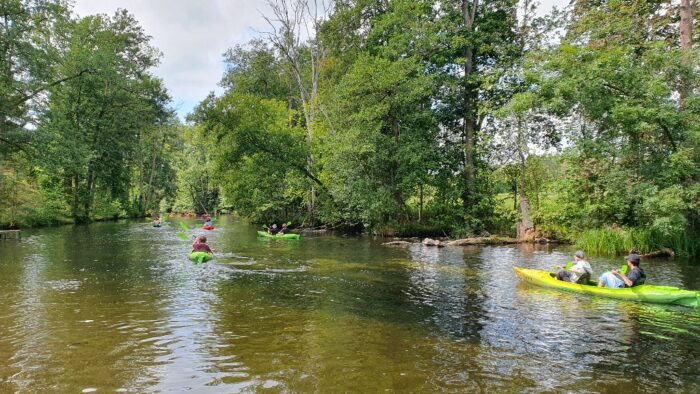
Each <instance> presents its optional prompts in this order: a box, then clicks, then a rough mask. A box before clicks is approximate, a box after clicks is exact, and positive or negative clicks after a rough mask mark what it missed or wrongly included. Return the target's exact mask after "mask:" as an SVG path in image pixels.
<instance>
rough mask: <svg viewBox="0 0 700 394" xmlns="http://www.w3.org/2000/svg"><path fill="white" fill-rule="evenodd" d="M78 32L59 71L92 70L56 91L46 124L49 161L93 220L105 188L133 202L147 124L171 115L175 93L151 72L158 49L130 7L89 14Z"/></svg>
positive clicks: (84, 216)
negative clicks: (136, 155) (134, 166)
mask: <svg viewBox="0 0 700 394" xmlns="http://www.w3.org/2000/svg"><path fill="white" fill-rule="evenodd" d="M70 33H71V34H70V35H68V37H67V39H68V42H66V52H65V53H64V54H63V63H62V64H61V66H60V67H59V68H58V69H57V74H58V75H60V76H70V75H75V74H76V72H77V70H82V69H85V68H88V69H89V70H91V71H90V73H87V74H85V75H83V77H82V78H79V79H77V78H76V79H69V80H66V81H65V82H64V83H63V84H62V85H61V86H55V87H54V88H52V89H51V90H50V100H49V109H48V111H47V112H46V114H45V115H44V118H43V120H42V123H43V124H42V127H41V130H42V133H43V136H44V138H45V143H46V153H48V154H47V155H46V156H45V157H44V159H45V160H46V161H45V165H47V166H48V167H50V168H53V169H54V171H53V172H54V173H55V174H56V175H57V176H60V177H61V178H62V179H63V181H64V185H65V187H66V190H67V194H68V195H69V196H70V199H71V212H72V216H73V218H74V220H75V221H76V222H85V221H88V220H89V219H90V214H91V210H92V207H93V202H94V200H95V195H96V193H97V192H98V191H99V193H100V195H102V194H103V193H104V194H107V195H109V196H112V197H116V198H120V199H121V200H122V201H128V189H129V186H130V176H131V172H130V163H131V159H132V157H133V152H134V150H135V148H136V146H137V141H138V133H139V130H143V129H144V128H145V127H148V126H150V125H153V124H155V123H157V122H158V121H159V119H160V121H161V122H162V121H163V120H164V118H165V117H166V116H167V115H166V114H165V112H166V111H165V109H163V106H164V105H165V103H167V101H168V100H169V99H168V97H167V93H166V92H165V90H164V88H163V87H162V84H161V82H160V81H159V80H158V79H156V78H154V77H152V76H151V75H149V74H148V69H149V68H150V67H152V66H154V65H155V64H156V62H157V59H158V52H157V51H156V50H155V49H154V48H152V47H151V46H150V45H149V44H148V41H149V39H150V38H149V37H148V36H147V35H146V34H145V33H144V32H143V30H142V29H141V27H140V26H139V25H138V23H137V22H136V20H135V19H134V18H133V17H132V16H131V15H129V14H128V13H127V12H126V11H124V10H120V11H118V12H117V13H116V14H115V15H114V17H113V18H108V17H106V16H89V17H86V18H83V19H82V20H80V21H77V22H76V23H75V24H74V25H73V26H72V28H71V31H70ZM64 78H65V77H64ZM135 137H136V138H135Z"/></svg>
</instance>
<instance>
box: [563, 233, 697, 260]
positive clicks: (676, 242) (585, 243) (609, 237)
mask: <svg viewBox="0 0 700 394" xmlns="http://www.w3.org/2000/svg"><path fill="white" fill-rule="evenodd" d="M699 242H700V237H698V236H697V235H694V234H688V233H687V232H677V233H673V234H662V233H660V232H659V231H655V230H653V229H644V228H634V227H633V228H600V229H593V230H587V231H584V232H582V233H581V234H579V235H578V236H577V237H576V239H575V244H576V247H578V248H580V249H583V250H585V251H586V252H587V253H592V254H603V255H622V254H626V253H629V251H630V250H632V249H635V250H637V251H638V252H639V253H641V254H645V253H651V252H654V251H656V250H660V249H663V248H669V249H671V250H673V251H674V252H675V253H676V254H677V255H680V256H689V257H692V256H698V255H699V254H700V246H699Z"/></svg>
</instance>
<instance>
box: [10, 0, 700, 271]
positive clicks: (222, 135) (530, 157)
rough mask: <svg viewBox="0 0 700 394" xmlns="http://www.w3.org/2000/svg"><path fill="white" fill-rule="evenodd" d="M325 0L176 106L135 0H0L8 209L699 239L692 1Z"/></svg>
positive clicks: (688, 251)
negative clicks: (557, 4) (550, 4)
mask: <svg viewBox="0 0 700 394" xmlns="http://www.w3.org/2000/svg"><path fill="white" fill-rule="evenodd" d="M321 3H322V4H323V6H324V7H322V8H323V10H324V12H320V13H317V12H312V10H314V9H316V7H312V6H310V4H311V3H310V2H308V0H270V1H269V2H268V5H269V7H268V11H266V14H265V15H264V16H265V17H266V19H267V20H268V22H269V28H270V29H269V31H268V32H266V34H261V35H260V36H259V37H256V38H254V39H252V40H250V41H249V42H247V43H245V44H241V45H234V46H232V47H231V48H230V49H229V50H227V51H226V53H225V54H224V55H223V59H222V60H223V62H224V64H225V65H226V68H225V71H224V72H223V74H222V76H221V81H220V86H221V87H222V89H221V92H220V93H217V94H215V93H211V94H210V95H209V96H208V97H206V98H205V99H204V100H202V101H201V102H200V103H199V104H198V105H197V106H196V107H195V108H194V109H193V110H192V112H191V113H190V114H189V115H188V116H187V118H186V120H185V121H182V120H181V119H179V118H178V116H176V114H175V111H174V109H173V99H172V98H171V97H170V95H169V92H168V90H167V89H166V81H162V80H161V79H160V78H158V77H157V76H155V74H154V72H153V70H154V67H155V66H156V65H157V64H158V61H159V58H160V53H159V51H158V48H156V47H154V46H153V41H152V39H151V37H150V36H149V35H148V32H146V31H144V29H143V28H142V27H141V25H140V24H139V22H138V20H136V19H135V17H134V16H133V15H131V14H130V13H129V11H128V10H118V11H117V12H115V13H114V14H113V15H88V16H82V17H81V16H78V15H76V14H75V13H74V12H73V10H72V9H71V5H70V3H66V2H64V1H60V0H48V1H46V0H42V1H38V0H28V1H20V0H9V1H6V2H4V3H3V4H2V5H1V6H0V7H1V8H0V11H2V14H3V15H5V17H4V18H2V20H0V42H1V43H2V44H3V45H0V47H1V48H2V50H0V57H2V59H3V61H2V63H0V103H1V104H0V228H17V227H28V226H46V225H52V224H61V223H76V224H82V223H89V222H91V221H94V220H108V219H110V218H127V217H128V218H138V217H145V216H146V215H147V214H148V213H152V212H170V211H173V212H195V214H197V215H200V214H201V213H204V212H215V211H216V210H221V209H224V210H226V211H229V212H235V213H236V214H237V215H239V216H240V217H242V218H244V219H245V220H246V221H248V222H250V223H272V222H278V223H280V222H292V223H294V224H295V227H297V228H309V229H318V228H322V227H325V228H328V229H333V230H335V231H340V232H344V233H367V234H373V235H377V236H383V237H387V238H389V237H394V236H399V237H417V238H418V239H425V238H431V239H435V238H437V239H438V241H439V240H440V239H447V238H450V239H452V240H463V239H468V240H473V241H462V242H465V243H468V242H478V241H476V240H481V241H480V242H496V241H493V240H494V239H501V240H502V241H503V242H505V240H508V242H510V240H511V239H512V240H515V241H516V242H538V240H539V241H543V240H550V241H553V240H559V241H560V242H570V243H572V244H575V245H576V247H579V248H581V249H584V250H586V252H587V253H591V254H611V255H616V254H623V253H626V252H627V251H629V250H630V249H635V250H638V251H639V252H640V253H641V254H663V253H666V252H665V251H666V250H671V251H672V252H673V253H674V254H676V255H679V256H684V257H690V258H698V257H700V91H699V90H698V88H697V87H698V86H700V74H698V73H697V70H698V69H699V68H700V51H698V43H697V41H698V31H697V29H695V30H693V23H692V20H690V19H688V16H689V15H695V16H694V18H695V19H696V21H695V22H696V23H695V26H698V25H700V12H697V11H696V12H695V13H694V14H692V13H691V14H688V13H687V12H689V7H690V5H688V6H687V7H686V6H681V5H679V4H678V3H677V2H652V3H640V2H603V3H600V2H586V1H573V2H571V5H569V6H567V7H566V8H565V9H562V10H557V9H555V10H553V11H552V12H550V13H549V14H547V15H544V16H541V13H540V12H538V9H537V4H536V3H534V2H532V1H530V0H520V1H519V2H513V1H506V0H494V1H489V2H476V1H466V0H465V1H463V2H461V4H460V2H444V1H440V0H420V1H416V0H394V1H391V2H388V3H387V2H384V1H374V0H367V1H360V2H340V1H333V0H326V1H322V2H321ZM680 3H681V4H685V3H687V2H685V1H683V2H680ZM314 4H319V3H318V2H317V3H314ZM289 10H293V11H294V12H287V11H289ZM38 21H41V23H38ZM302 28H303V30H304V31H306V33H305V34H301V33H300V31H301V30H300V29H302ZM307 30H308V31H307ZM491 234H500V237H502V238H499V237H496V236H491ZM486 240H488V241H486Z"/></svg>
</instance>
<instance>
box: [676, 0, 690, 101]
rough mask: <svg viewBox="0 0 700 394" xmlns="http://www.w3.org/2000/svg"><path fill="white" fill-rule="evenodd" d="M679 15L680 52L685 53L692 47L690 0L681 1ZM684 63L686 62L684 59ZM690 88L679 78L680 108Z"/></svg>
mask: <svg viewBox="0 0 700 394" xmlns="http://www.w3.org/2000/svg"><path fill="white" fill-rule="evenodd" d="M680 14H681V26H680V30H681V50H682V51H685V52H690V50H691V48H692V46H693V10H692V8H691V0H681V7H680ZM684 61H686V62H687V61H688V59H687V58H686V57H684ZM690 89H691V88H690V86H688V82H687V81H685V80H684V78H681V88H680V89H679V92H678V93H679V102H680V106H681V108H683V107H684V106H685V100H686V98H687V97H688V93H689V91H690Z"/></svg>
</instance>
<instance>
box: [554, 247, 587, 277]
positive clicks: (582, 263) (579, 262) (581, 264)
mask: <svg viewBox="0 0 700 394" xmlns="http://www.w3.org/2000/svg"><path fill="white" fill-rule="evenodd" d="M591 274H593V269H592V268H591V264H590V263H589V262H588V261H586V255H585V254H584V253H583V251H582V250H577V251H576V253H574V265H573V266H572V267H571V270H566V269H565V268H564V267H559V272H557V279H559V280H563V281H565V282H571V283H581V284H587V283H588V281H589V280H590V279H591Z"/></svg>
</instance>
